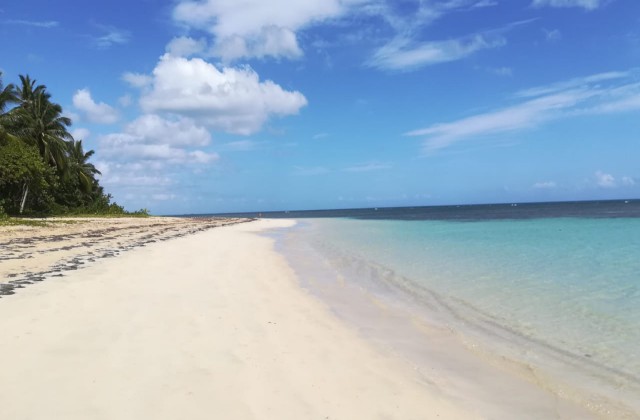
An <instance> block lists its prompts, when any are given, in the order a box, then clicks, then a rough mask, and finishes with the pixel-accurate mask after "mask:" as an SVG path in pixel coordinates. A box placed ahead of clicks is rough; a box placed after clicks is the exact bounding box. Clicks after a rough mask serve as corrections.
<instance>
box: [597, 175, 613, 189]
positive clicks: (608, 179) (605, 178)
mask: <svg viewBox="0 0 640 420" xmlns="http://www.w3.org/2000/svg"><path fill="white" fill-rule="evenodd" d="M595 177H596V185H598V186H599V187H602V188H613V187H615V186H616V179H615V178H614V176H613V175H611V174H607V173H604V172H602V171H596V173H595Z"/></svg>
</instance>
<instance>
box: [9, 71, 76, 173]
mask: <svg viewBox="0 0 640 420" xmlns="http://www.w3.org/2000/svg"><path fill="white" fill-rule="evenodd" d="M20 77H21V79H22V76H20ZM23 80H24V79H23ZM26 80H28V79H26ZM41 86H42V85H41ZM18 92H19V97H20V100H21V102H20V106H19V107H17V108H14V109H13V110H12V112H11V114H12V116H11V118H10V119H11V126H12V130H13V132H14V134H16V135H17V136H19V137H21V138H23V139H24V140H25V141H26V142H27V143H29V144H32V145H34V146H36V147H37V148H38V150H39V151H40V156H42V159H43V160H44V161H45V162H46V163H48V164H50V165H52V166H54V167H56V168H57V169H58V171H59V172H63V171H64V169H65V167H66V165H67V152H68V145H67V141H70V140H72V139H73V137H71V134H70V133H69V131H68V130H67V127H69V126H70V125H71V120H70V119H69V118H67V117H64V116H63V115H62V107H61V106H60V105H58V104H56V103H53V102H51V101H50V100H49V98H50V97H51V96H50V95H49V94H48V93H47V92H46V91H45V90H44V89H40V86H38V87H37V88H36V90H35V91H33V95H31V96H29V92H30V91H29V90H27V91H26V93H27V96H25V97H24V98H29V99H23V96H22V93H25V92H24V89H23V90H19V91H18Z"/></svg>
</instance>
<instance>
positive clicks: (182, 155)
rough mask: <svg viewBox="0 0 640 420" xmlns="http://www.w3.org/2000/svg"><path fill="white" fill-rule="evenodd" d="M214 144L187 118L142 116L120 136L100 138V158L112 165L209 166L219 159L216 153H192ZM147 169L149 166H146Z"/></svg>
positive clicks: (112, 135) (202, 129) (115, 134)
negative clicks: (174, 118) (150, 163)
mask: <svg viewBox="0 0 640 420" xmlns="http://www.w3.org/2000/svg"><path fill="white" fill-rule="evenodd" d="M210 141H211V136H210V134H209V133H208V132H207V131H206V130H205V129H204V128H202V127H198V126H196V125H195V123H194V122H193V121H192V120H190V119H188V118H178V119H176V120H165V119H163V118H160V117H159V116H157V115H143V116H141V117H139V118H138V119H136V120H134V121H133V122H131V123H130V124H128V125H127V126H126V127H125V129H124V131H123V132H121V133H112V134H108V135H105V136H102V137H101V138H100V150H99V151H100V156H101V157H103V158H105V159H107V160H108V161H110V162H120V163H122V162H131V163H135V162H138V163H140V162H155V166H154V167H153V169H156V170H157V169H162V168H163V166H164V164H170V165H183V164H192V163H196V164H207V163H211V162H214V161H216V160H217V159H218V154H217V153H207V152H204V151H202V150H189V148H190V147H193V146H204V145H207V144H208V143H209V142H210ZM145 167H147V166H145Z"/></svg>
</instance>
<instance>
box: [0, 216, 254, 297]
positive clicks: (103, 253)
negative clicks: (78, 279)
mask: <svg viewBox="0 0 640 420" xmlns="http://www.w3.org/2000/svg"><path fill="white" fill-rule="evenodd" d="M253 220H255V219H244V220H235V221H230V222H229V223H225V224H222V225H200V226H197V227H195V228H189V229H188V230H186V231H180V232H177V233H175V234H173V235H168V236H162V237H159V238H158V237H157V236H158V234H164V233H166V232H167V231H169V230H170V229H165V230H163V231H161V232H157V233H154V234H149V235H145V236H143V237H141V238H139V239H138V240H137V241H135V242H133V243H130V244H128V245H125V246H121V247H117V248H100V249H96V250H95V251H90V252H88V253H86V254H85V255H76V256H74V257H73V258H70V259H67V260H62V261H60V262H58V263H57V264H55V265H53V266H52V267H51V268H50V269H48V270H45V271H39V272H26V273H24V274H22V275H15V274H13V275H9V278H11V280H8V281H6V282H4V281H0V298H2V297H3V296H9V295H14V294H16V292H17V289H24V288H25V287H26V286H28V285H31V284H35V283H39V282H42V281H44V280H48V279H51V278H56V277H63V276H64V272H65V271H74V270H78V269H79V268H82V266H84V265H86V264H87V263H90V262H94V261H96V260H99V259H103V258H111V257H116V256H118V255H120V253H122V252H126V251H129V250H131V249H134V248H138V247H144V246H147V245H148V244H150V243H155V242H164V241H168V240H169V239H176V238H180V237H183V236H187V235H192V234H194V233H198V232H203V231H206V230H209V229H213V228H216V227H221V226H230V225H235V224H239V223H246V222H250V221H253ZM154 237H156V238H154ZM30 258H32V256H30Z"/></svg>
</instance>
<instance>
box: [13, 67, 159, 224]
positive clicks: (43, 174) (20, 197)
mask: <svg viewBox="0 0 640 420" xmlns="http://www.w3.org/2000/svg"><path fill="white" fill-rule="evenodd" d="M71 123H72V122H71V120H70V119H69V118H68V117H66V116H64V114H63V110H62V107H61V106H60V105H59V104H57V103H55V102H53V101H52V100H51V94H50V93H49V92H48V91H47V88H46V86H44V85H40V84H37V83H36V80H33V79H31V78H30V77H29V76H28V75H26V76H22V75H21V76H20V83H19V84H17V85H14V84H8V85H6V86H4V84H3V81H2V73H0V216H2V215H4V214H10V215H18V214H26V215H63V214H113V215H119V214H127V212H126V211H125V210H124V208H123V207H122V206H119V205H118V204H117V203H115V202H111V199H112V197H111V195H110V194H106V193H105V192H104V190H103V188H102V186H100V184H99V182H98V179H97V178H96V175H100V171H99V170H98V169H96V167H95V166H94V165H93V164H92V163H90V162H89V159H90V158H91V156H93V154H94V151H93V150H89V151H87V152H85V150H84V148H83V145H82V140H80V139H74V138H73V136H72V135H71V133H70V132H69V127H71ZM146 213H147V211H146V210H140V211H138V212H135V213H133V214H146Z"/></svg>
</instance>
